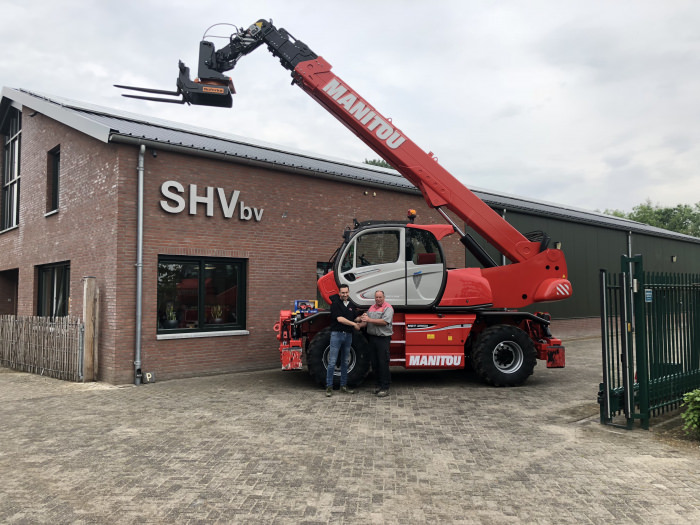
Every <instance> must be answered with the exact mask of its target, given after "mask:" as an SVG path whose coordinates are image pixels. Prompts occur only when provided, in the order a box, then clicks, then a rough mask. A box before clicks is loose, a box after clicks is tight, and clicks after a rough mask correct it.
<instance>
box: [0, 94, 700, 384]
mask: <svg viewBox="0 0 700 525" xmlns="http://www.w3.org/2000/svg"><path fill="white" fill-rule="evenodd" d="M0 139H1V140H2V149H1V151H2V178H1V182H2V184H1V185H0V315H2V314H14V315H41V316H62V315H67V314H71V315H76V316H78V315H80V314H81V312H82V307H83V304H82V302H83V297H82V286H81V281H82V279H83V278H84V277H88V276H90V277H95V279H96V282H97V286H98V288H99V290H100V318H99V328H100V329H99V341H98V345H99V359H98V363H99V370H98V376H99V378H100V379H101V380H104V381H107V382H110V383H117V384H118V383H131V382H133V381H134V375H135V372H136V370H137V369H140V370H143V371H152V372H156V373H157V376H158V378H159V379H169V378H177V377H187V376H194V375H204V374H214V373H222V372H229V371H237V370H248V369H262V368H269V367H277V366H279V352H278V342H277V340H276V338H275V334H274V332H273V330H272V326H273V324H274V323H275V322H276V321H277V320H278V318H279V310H280V309H288V308H290V307H291V306H292V304H293V302H294V300H295V299H314V298H317V297H315V294H316V279H317V276H318V274H319V273H320V272H323V271H324V270H325V269H326V268H327V266H328V265H327V262H328V260H329V258H330V257H331V255H332V254H333V253H334V251H335V250H336V248H337V247H338V246H339V245H340V244H341V242H342V232H343V230H344V229H345V228H346V227H347V226H349V225H351V224H352V222H353V219H354V218H357V219H358V220H360V221H362V220H368V219H380V220H401V219H403V218H404V217H405V215H406V210H407V209H409V208H414V209H416V210H417V211H418V221H417V222H419V223H424V224H426V223H428V224H429V223H436V224H443V223H444V219H443V218H442V217H440V216H439V214H438V213H436V212H434V211H433V210H430V209H429V208H428V207H427V205H426V204H425V202H424V200H423V198H422V196H421V195H420V193H419V192H418V191H417V190H416V189H415V188H414V187H413V186H412V185H411V184H410V183H409V182H407V181H406V180H405V179H404V178H403V177H401V176H399V175H398V174H397V173H396V172H394V171H393V170H385V169H382V168H377V167H374V166H369V165H366V164H355V163H350V162H347V163H343V162H339V161H333V160H329V159H326V158H321V157H318V156H315V155H313V154H309V153H295V152H289V151H284V150H281V149H279V148H276V147H274V146H271V145H262V144H256V143H253V142H250V141H247V140H245V139H241V138H240V137H237V138H232V137H230V136H227V135H223V134H219V133H215V132H212V131H209V130H204V129H194V128H187V127H184V126H182V125H179V124H175V123H173V122H164V121H157V120H154V119H148V120H145V119H144V118H143V117H142V116H138V115H130V114H123V113H119V112H116V111H113V110H108V109H105V108H100V107H93V106H90V105H87V104H83V103H79V102H75V101H71V100H65V99H60V98H58V97H48V96H43V95H38V94H35V93H31V92H28V91H24V90H15V89H8V88H5V89H3V92H2V99H1V100H0ZM140 175H141V176H142V177H140ZM139 180H142V184H143V188H142V191H141V190H140V185H139ZM475 193H476V194H477V195H478V196H480V197H481V199H482V200H484V201H485V202H487V203H488V204H489V205H490V206H491V207H492V208H493V209H495V210H497V211H498V212H499V213H502V214H503V216H504V217H505V218H506V219H507V220H509V221H510V222H511V223H512V224H513V225H514V226H515V227H516V228H517V229H519V230H520V231H522V232H525V231H530V230H544V231H547V232H548V233H550V235H551V236H552V239H553V241H558V242H559V243H561V244H562V246H563V249H564V251H565V253H566V254H567V262H568V266H569V279H570V280H571V282H572V283H573V286H574V296H573V298H572V299H569V300H567V301H563V302H558V303H552V304H549V305H547V306H546V309H547V310H549V311H551V312H552V314H553V318H554V323H553V329H554V332H555V335H558V336H561V337H566V336H567V335H591V334H595V333H596V331H597V330H598V329H599V326H600V323H599V320H598V318H597V316H598V305H599V299H598V290H597V284H596V283H597V279H598V270H599V268H601V267H607V268H610V269H612V270H613V271H616V270H617V268H618V267H619V256H620V254H622V253H628V252H629V253H630V254H631V253H635V254H636V253H642V254H643V255H644V256H645V257H646V259H645V260H646V261H648V263H645V265H646V266H645V267H647V268H648V269H651V270H654V271H684V272H691V271H692V272H697V261H698V260H699V257H700V239H696V238H693V237H688V236H685V235H680V234H676V233H673V232H668V231H665V230H661V229H659V228H652V227H649V226H646V225H643V224H639V223H635V222H633V221H628V220H624V219H619V218H615V217H609V216H605V215H602V214H599V213H594V212H588V211H584V210H577V209H572V208H566V207H563V206H559V205H553V204H547V203H541V202H536V201H531V200H526V199H522V198H519V197H515V196H512V195H505V194H499V193H495V192H486V191H482V190H476V191H475ZM140 195H141V196H142V217H143V220H142V221H139V216H140V214H139V209H140V206H139V196H140ZM140 225H142V227H140ZM467 230H468V229H467ZM139 232H142V236H139ZM472 233H474V232H472ZM456 237H457V236H451V237H447V238H445V239H444V240H443V241H442V244H443V247H444V249H445V250H446V256H447V264H448V266H450V267H463V266H465V265H466V266H478V263H476V262H475V260H474V258H473V257H472V256H471V255H469V254H465V250H464V248H463V246H462V245H461V244H460V243H459V242H458V240H457V239H456ZM475 237H477V238H478V235H475ZM139 247H141V249H139ZM486 248H487V250H489V251H492V249H491V248H489V247H486ZM492 256H493V258H494V259H495V260H498V259H499V258H500V255H499V254H497V253H492ZM139 283H141V285H139ZM139 297H140V298H141V301H139V300H138V298H139ZM538 308H541V306H539V305H538ZM137 319H140V322H138V321H137ZM137 326H139V327H140V333H138V332H139V330H137V329H136V327H137ZM135 361H136V362H135Z"/></svg>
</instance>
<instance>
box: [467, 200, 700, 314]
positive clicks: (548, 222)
mask: <svg viewBox="0 0 700 525" xmlns="http://www.w3.org/2000/svg"><path fill="white" fill-rule="evenodd" d="M497 211H499V213H501V214H502V210H497ZM505 218H506V220H507V221H508V222H509V223H511V224H512V225H513V226H515V228H516V229H518V230H519V231H520V232H522V233H527V232H530V231H534V230H542V231H544V232H546V233H547V234H549V236H550V237H551V239H552V243H553V242H556V241H558V242H561V248H562V250H563V251H564V254H565V255H566V262H567V265H568V267H569V280H570V281H571V283H572V285H573V287H574V295H573V297H572V298H571V299H568V300H566V301H561V302H555V303H540V304H538V305H536V306H535V307H531V308H528V309H527V310H530V311H533V312H534V311H538V310H544V311H548V312H549V313H551V314H552V316H553V317H555V318H557V319H570V318H575V317H596V316H598V315H599V314H600V304H599V303H600V297H599V290H598V288H599V271H600V269H601V268H605V269H607V270H609V271H611V272H619V271H620V255H623V254H627V251H628V242H629V233H628V232H626V231H623V230H617V229H612V228H606V227H605V226H603V225H597V224H585V223H580V222H571V221H567V220H563V219H557V218H552V217H545V216H538V215H531V214H526V213H522V212H515V211H506V213H505ZM467 231H469V233H471V234H472V236H474V238H475V239H477V240H478V241H479V243H480V244H481V245H482V246H483V247H484V248H486V250H487V251H488V252H489V254H490V255H491V257H493V258H494V260H496V262H498V263H499V264H500V263H501V256H500V254H498V252H496V250H495V249H493V248H492V247H491V246H490V245H488V244H487V243H486V242H485V241H483V239H481V237H479V235H477V234H476V233H475V232H474V231H473V230H469V228H467ZM550 246H552V244H550ZM636 254H641V255H642V256H643V257H644V269H645V270H647V271H655V272H674V273H678V272H682V273H696V272H700V240H698V242H686V241H682V240H677V239H671V238H663V237H658V236H655V235H646V234H643V233H638V232H633V233H632V255H636ZM672 256H675V257H676V260H675V262H673V261H672ZM466 260H467V263H466V264H467V266H479V264H478V263H477V262H476V260H475V259H474V257H473V256H472V255H471V254H469V253H467V255H466Z"/></svg>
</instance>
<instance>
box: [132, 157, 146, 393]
mask: <svg viewBox="0 0 700 525" xmlns="http://www.w3.org/2000/svg"><path fill="white" fill-rule="evenodd" d="M145 155H146V146H145V145H144V144H141V147H140V148H139V163H138V168H137V170H136V171H137V172H138V190H137V191H138V195H137V198H136V336H135V338H136V341H135V345H134V384H135V385H140V384H141V377H142V373H141V321H142V318H143V297H142V296H143V163H144V156H145Z"/></svg>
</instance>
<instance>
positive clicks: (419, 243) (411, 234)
mask: <svg viewBox="0 0 700 525" xmlns="http://www.w3.org/2000/svg"><path fill="white" fill-rule="evenodd" d="M406 260H407V261H413V263H414V264H436V263H440V264H442V262H443V260H442V251H441V250H440V245H439V244H438V242H437V240H436V239H435V236H434V235H433V234H432V233H430V232H428V231H425V230H418V229H415V228H406Z"/></svg>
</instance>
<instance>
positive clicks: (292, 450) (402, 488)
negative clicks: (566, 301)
mask: <svg viewBox="0 0 700 525" xmlns="http://www.w3.org/2000/svg"><path fill="white" fill-rule="evenodd" d="M393 372H394V373H393V384H392V393H391V396H390V397H388V398H385V399H378V398H376V397H375V396H373V395H371V388H372V387H371V382H370V384H369V385H368V386H367V387H361V388H360V389H358V392H357V393H356V394H355V395H353V396H339V395H338V396H333V397H332V398H326V397H325V395H324V391H323V390H322V389H320V388H316V387H314V386H313V385H312V384H311V382H310V380H309V378H308V376H306V374H304V373H291V372H282V371H279V370H269V371H262V372H247V373H238V374H230V375H221V376H214V377H204V378H193V379H185V380H177V381H164V382H157V383H153V384H149V385H143V386H139V387H134V386H121V387H115V386H111V385H105V384H100V383H96V384H74V383H67V382H62V381H58V380H54V379H49V378H45V377H40V376H35V375H30V374H25V373H19V372H14V371H11V370H8V369H0V421H1V422H2V424H1V425H0V480H2V481H1V482H0V483H1V484H2V490H0V522H2V523H10V524H24V523H32V524H33V523H51V524H61V523H85V524H88V523H110V524H111V523H128V524H130V523H192V524H194V523H205V524H210V523H246V524H248V523H265V524H270V523H273V524H298V523H301V524H308V525H312V524H323V523H346V524H367V523H369V524H399V523H400V524H405V523H463V524H477V523H478V524H491V523H493V524H498V525H501V524H510V523H537V524H562V523H564V524H566V523H572V524H581V523H590V524H608V523H611V522H615V523H674V524H684V523H688V524H691V523H700V474H699V473H700V468H699V467H700V449H695V448H692V447H688V446H685V447H681V446H675V445H674V444H673V443H671V442H665V441H664V442H662V441H660V440H658V439H655V437H654V432H653V427H652V431H645V430H642V429H640V428H636V429H634V430H632V431H627V430H623V429H619V428H615V427H609V426H602V425H600V424H599V423H598V419H597V413H598V408H597V405H596V402H595V400H596V395H597V389H598V383H599V382H600V375H601V373H600V341H599V340H598V339H580V340H574V341H567V368H565V369H563V370H553V369H547V368H545V367H544V366H543V364H542V363H539V364H538V366H537V367H536V370H535V374H534V375H533V376H532V377H531V379H530V380H529V381H528V383H527V384H526V385H525V386H523V387H520V388H507V389H499V388H491V387H488V386H485V385H483V384H481V383H480V382H479V381H478V380H477V379H476V378H475V377H474V376H473V375H472V374H469V373H467V372H462V371H457V372H409V371H402V370H399V369H396V370H394V371H393Z"/></svg>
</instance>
